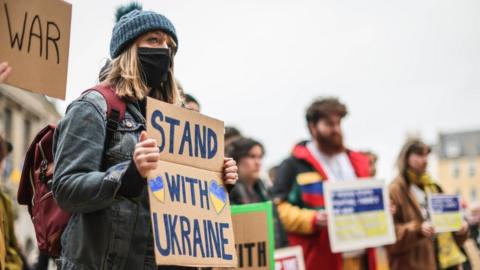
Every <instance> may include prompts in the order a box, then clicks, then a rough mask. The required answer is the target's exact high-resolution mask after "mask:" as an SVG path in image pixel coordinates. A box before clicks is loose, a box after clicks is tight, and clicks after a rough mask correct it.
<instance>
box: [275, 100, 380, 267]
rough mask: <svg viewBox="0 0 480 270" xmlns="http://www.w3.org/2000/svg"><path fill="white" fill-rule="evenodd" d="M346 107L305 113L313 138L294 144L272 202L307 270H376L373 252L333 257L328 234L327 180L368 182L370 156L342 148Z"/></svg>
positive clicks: (325, 103) (333, 103)
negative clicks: (299, 249)
mask: <svg viewBox="0 0 480 270" xmlns="http://www.w3.org/2000/svg"><path fill="white" fill-rule="evenodd" d="M346 115H347V108H346V106H345V105H344V104H342V103H340V102H339V101H338V99H336V98H325V99H319V100H317V101H315V102H313V103H312V104H311V105H310V107H309V108H308V109H307V113H306V119H307V124H308V130H309V131H310V134H311V140H310V141H305V142H302V143H300V144H298V145H296V146H295V148H294V150H293V152H292V155H291V156H290V157H289V158H287V159H286V160H285V161H284V162H283V163H282V164H281V165H280V168H279V169H278V174H277V180H276V181H275V185H274V187H273V195H274V202H275V204H276V205H277V207H278V212H279V217H280V220H281V221H282V223H283V225H284V227H285V230H286V231H287V234H288V241H289V245H290V246H295V245H300V246H301V247H302V248H303V254H304V257H305V265H306V268H307V270H318V269H325V270H344V269H345V270H346V269H348V270H357V269H358V270H376V269H377V263H376V259H375V253H374V250H370V249H368V250H357V251H353V252H348V253H343V254H342V253H340V254H334V253H332V251H331V248H330V242H329V239H328V231H327V214H326V212H325V202H324V197H323V182H324V181H346V180H355V179H359V178H367V177H369V176H370V175H371V174H370V173H371V170H370V166H369V159H368V157H367V156H366V155H364V154H361V153H359V152H354V151H351V150H349V149H347V148H345V146H344V144H343V135H342V127H341V122H342V119H343V118H344V117H345V116H346Z"/></svg>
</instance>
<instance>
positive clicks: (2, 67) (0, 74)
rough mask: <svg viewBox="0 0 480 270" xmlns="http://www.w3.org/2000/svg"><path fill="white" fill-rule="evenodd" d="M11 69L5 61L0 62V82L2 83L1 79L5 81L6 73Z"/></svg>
mask: <svg viewBox="0 0 480 270" xmlns="http://www.w3.org/2000/svg"><path fill="white" fill-rule="evenodd" d="M11 71H12V67H10V66H9V65H8V63H7V62H3V63H1V64H0V83H3V81H5V79H6V78H7V77H8V75H10V72H11Z"/></svg>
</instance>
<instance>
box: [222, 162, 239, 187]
mask: <svg viewBox="0 0 480 270" xmlns="http://www.w3.org/2000/svg"><path fill="white" fill-rule="evenodd" d="M237 172H238V167H237V162H236V161H235V160H234V159H233V158H225V159H224V161H223V183H224V184H225V185H231V186H233V185H235V183H237V180H238V173H237Z"/></svg>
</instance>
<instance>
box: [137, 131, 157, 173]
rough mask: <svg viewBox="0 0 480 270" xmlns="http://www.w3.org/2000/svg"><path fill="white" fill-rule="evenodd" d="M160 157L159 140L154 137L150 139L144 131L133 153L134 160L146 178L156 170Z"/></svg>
mask: <svg viewBox="0 0 480 270" xmlns="http://www.w3.org/2000/svg"><path fill="white" fill-rule="evenodd" d="M159 158H160V154H159V150H158V146H157V142H156V141H155V140H154V139H149V138H148V135H147V132H146V131H142V133H141V134H140V140H139V142H138V143H137V145H136V146H135V152H134V153H133V162H134V163H135V166H136V167H137V170H138V172H139V173H140V175H141V176H142V177H144V178H146V177H147V176H148V173H150V172H151V171H153V170H155V169H156V168H157V165H158V163H157V162H158V159H159Z"/></svg>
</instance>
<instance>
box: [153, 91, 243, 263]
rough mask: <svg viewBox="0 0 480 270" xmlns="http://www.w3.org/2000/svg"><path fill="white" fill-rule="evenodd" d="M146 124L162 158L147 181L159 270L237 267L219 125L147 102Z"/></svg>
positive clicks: (205, 118)
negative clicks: (161, 268)
mask: <svg viewBox="0 0 480 270" xmlns="http://www.w3.org/2000/svg"><path fill="white" fill-rule="evenodd" d="M147 121H148V123H147V132H148V134H149V136H150V137H153V138H155V139H156V140H157V142H158V145H159V148H160V153H161V161H159V162H158V168H157V169H156V170H155V171H154V172H152V173H151V174H150V175H149V177H148V193H149V199H150V212H151V220H152V227H153V235H154V239H153V241H154V250H155V259H156V262H157V264H158V265H182V266H204V267H207V266H215V267H233V266H236V265H237V256H236V253H235V242H234V233H233V227H232V218H231V212H230V204H229V199H228V193H227V190H226V189H225V187H224V185H223V180H222V176H223V175H222V173H221V170H222V167H223V123H222V122H220V121H218V120H214V119H212V118H208V117H206V116H202V115H200V114H198V113H196V112H192V111H188V110H185V109H181V108H176V107H175V106H174V105H170V104H167V103H164V102H160V101H158V100H154V99H151V98H149V99H148V100H147ZM165 123H167V124H165ZM191 132H193V133H191ZM195 132H197V133H195ZM209 134H210V135H209ZM197 136H198V137H197ZM209 136H210V139H211V141H210V146H209V144H208V142H207V139H208V138H209ZM213 137H215V139H214V138H213ZM205 138H207V139H205ZM196 143H198V145H197V144H196ZM213 144H215V145H213ZM195 149H197V150H195ZM195 151H197V152H195ZM195 153H197V154H195ZM202 153H203V154H202ZM209 154H210V155H211V156H209Z"/></svg>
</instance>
